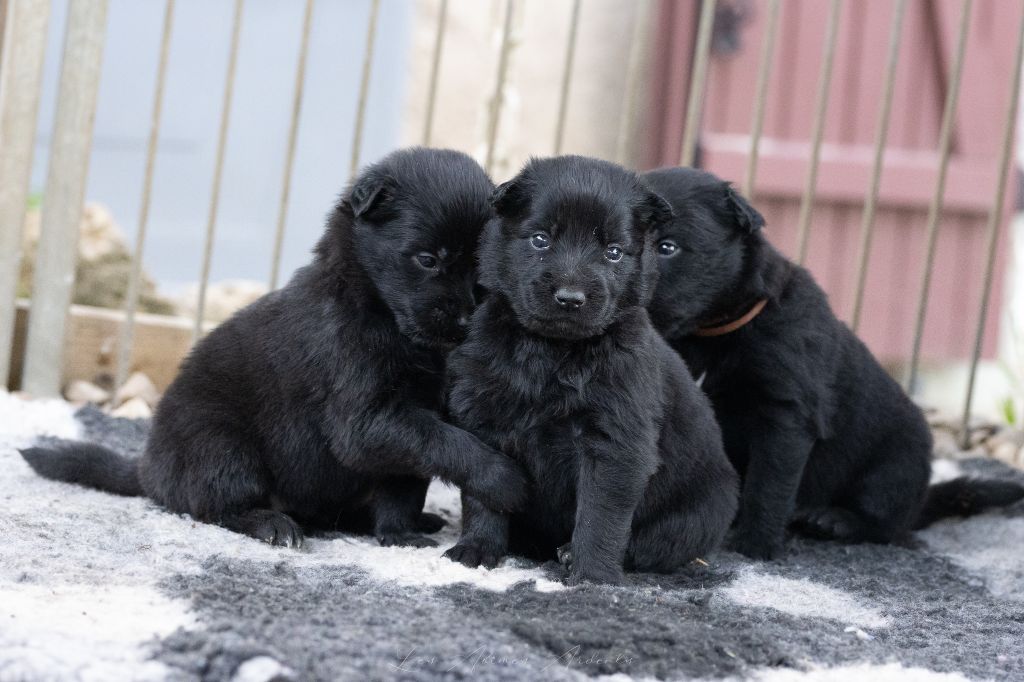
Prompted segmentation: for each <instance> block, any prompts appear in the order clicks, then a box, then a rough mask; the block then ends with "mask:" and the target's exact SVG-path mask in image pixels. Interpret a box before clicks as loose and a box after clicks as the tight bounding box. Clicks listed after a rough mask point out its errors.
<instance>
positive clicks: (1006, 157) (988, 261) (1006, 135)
mask: <svg viewBox="0 0 1024 682" xmlns="http://www.w3.org/2000/svg"><path fill="white" fill-rule="evenodd" d="M1022 60H1024V14H1022V16H1021V23H1020V28H1019V29H1018V31H1017V54H1016V58H1015V59H1014V62H1013V78H1012V80H1011V81H1010V102H1009V104H1008V105H1007V107H1006V119H1005V120H1004V121H1003V139H1002V144H1001V145H1000V148H999V149H1000V157H999V171H998V172H999V180H998V182H996V187H995V196H994V197H993V198H992V208H991V209H990V210H989V213H988V225H987V226H986V228H985V231H986V245H985V249H986V258H985V277H984V279H983V280H982V285H981V298H980V300H979V301H978V326H977V327H976V328H975V330H974V349H973V350H972V352H971V369H970V371H969V372H968V375H967V395H966V396H964V414H963V421H962V423H961V428H960V439H961V441H960V445H961V447H963V449H965V450H966V449H967V447H968V445H969V440H970V418H971V403H972V401H973V399H974V381H975V379H976V378H977V374H978V360H979V359H980V358H981V343H982V340H983V339H984V337H985V318H987V317H988V306H989V300H990V298H991V295H992V279H993V277H992V275H993V271H994V268H995V262H996V245H997V244H998V242H999V226H1000V224H1001V223H1002V218H1003V199H1004V198H1005V196H1006V185H1007V182H1006V181H1007V179H1008V178H1009V174H1010V162H1011V160H1012V159H1013V153H1014V151H1015V150H1014V146H1013V133H1014V128H1015V126H1016V124H1017V106H1018V104H1019V103H1020V78H1021V61H1022Z"/></svg>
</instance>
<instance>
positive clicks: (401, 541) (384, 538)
mask: <svg viewBox="0 0 1024 682" xmlns="http://www.w3.org/2000/svg"><path fill="white" fill-rule="evenodd" d="M377 542H379V543H380V545H381V547H437V543H436V542H434V541H433V540H431V539H430V538H428V537H424V536H423V535H420V534H419V533H410V532H408V531H396V532H383V533H380V532H379V533H377Z"/></svg>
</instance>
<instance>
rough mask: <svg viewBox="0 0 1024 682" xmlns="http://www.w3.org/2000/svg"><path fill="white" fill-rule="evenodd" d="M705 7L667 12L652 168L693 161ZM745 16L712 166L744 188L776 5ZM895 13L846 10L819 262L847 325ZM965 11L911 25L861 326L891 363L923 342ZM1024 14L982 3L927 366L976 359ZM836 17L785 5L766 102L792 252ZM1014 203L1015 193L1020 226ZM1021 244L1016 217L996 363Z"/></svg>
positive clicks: (816, 5)
mask: <svg viewBox="0 0 1024 682" xmlns="http://www.w3.org/2000/svg"><path fill="white" fill-rule="evenodd" d="M729 2H732V3H733V4H737V2H736V0H720V5H721V4H724V3H729ZM696 4H697V3H696V2H673V1H672V0H665V2H663V3H662V6H661V13H662V14H661V23H660V31H659V36H658V40H657V41H656V42H658V43H660V49H661V50H662V52H661V54H662V58H659V59H656V61H655V65H656V66H655V69H654V71H653V78H654V79H655V82H654V88H652V90H654V92H655V97H656V101H655V107H653V108H654V109H657V110H659V111H660V112H661V115H660V116H656V117H654V118H653V120H652V121H651V125H650V135H651V139H650V144H649V148H650V150H651V152H650V153H649V155H648V158H647V160H646V161H647V165H649V166H655V165H665V164H666V163H671V164H675V163H677V162H678V155H679V152H678V149H679V139H680V138H681V130H682V121H683V115H682V113H683V112H685V82H686V77H687V75H688V70H689V60H690V52H691V50H692V42H693V28H694V25H695V18H696ZM738 4H739V5H740V6H746V7H747V10H748V11H749V15H748V18H747V20H746V21H745V22H744V23H743V25H742V28H741V29H740V35H739V38H740V41H741V42H740V47H739V49H738V50H737V51H735V52H733V53H731V54H721V53H713V55H712V60H711V66H710V70H709V75H708V86H707V94H706V96H705V106H704V111H703V118H702V131H701V137H700V144H701V165H702V166H703V167H705V168H707V169H708V170H710V171H712V172H714V173H716V174H718V175H721V176H722V177H725V178H727V179H729V180H732V181H734V182H737V183H739V181H740V180H741V179H742V178H743V175H744V172H745V168H746V161H747V151H746V150H747V146H748V144H749V138H748V136H747V135H748V131H749V130H750V127H751V117H752V111H753V96H754V95H753V93H754V89H755V80H756V77H757V68H758V58H759V50H760V46H761V40H762V37H763V31H764V26H765V19H766V8H765V5H766V0H749V2H740V3H738ZM893 6H894V3H892V2H890V0H846V1H845V2H844V3H843V10H842V16H841V19H840V29H839V31H840V32H839V40H838V43H837V47H836V58H835V60H836V61H835V66H834V72H833V78H832V85H831V91H830V93H829V97H830V102H829V109H828V115H827V119H826V121H827V122H826V127H825V136H824V144H823V147H822V153H821V164H820V169H819V176H818V185H817V187H818V189H817V199H816V204H815V209H814V213H813V217H812V220H811V226H810V240H809V252H808V259H807V264H808V266H809V267H810V268H811V270H812V271H813V273H814V275H815V277H816V278H817V279H818V281H819V282H820V283H821V284H822V286H823V287H824V288H825V289H826V291H827V292H828V294H829V296H830V299H831V301H832V305H833V307H834V308H835V310H836V313H837V314H838V315H839V317H841V318H843V319H847V320H848V319H849V318H850V315H851V309H852V305H853V297H854V284H855V275H856V273H855V272H854V269H855V267H856V257H857V249H858V243H859V242H858V240H859V232H860V225H861V210H862V203H863V200H864V197H865V195H866V193H867V190H868V186H869V180H870V172H871V163H872V154H873V145H874V140H875V129H876V125H877V120H878V106H879V101H880V99H881V90H882V78H883V69H884V66H885V63H884V62H885V57H886V55H885V50H886V42H887V39H888V33H889V30H890V25H891V20H892V12H893ZM960 8H961V3H960V1H959V0H910V2H909V5H908V8H907V15H906V19H905V21H904V26H903V32H902V40H901V48H900V60H899V67H898V71H897V78H896V85H895V95H894V101H893V110H892V123H891V125H890V130H889V138H888V147H887V153H886V161H885V169H884V172H883V175H882V185H881V191H880V195H879V204H878V210H877V213H876V219H875V220H876V222H875V236H874V242H873V247H872V250H871V258H870V267H869V269H868V284H867V288H866V291H865V301H864V310H863V314H862V324H861V329H860V335H861V337H862V338H864V339H865V341H866V342H867V343H868V345H869V346H870V347H871V348H872V350H873V351H874V352H875V353H876V354H877V355H878V356H879V357H881V358H883V359H885V360H888V361H898V360H900V359H903V358H906V357H907V355H908V354H909V351H910V348H911V345H912V335H913V327H914V315H915V310H916V305H917V295H918V289H919V282H920V277H921V271H922V266H923V258H924V251H925V236H926V234H925V225H926V220H927V213H928V204H929V201H930V199H931V195H932V193H933V191H934V187H935V180H936V175H937V161H938V157H937V153H936V149H937V142H938V132H939V126H940V122H941V117H942V108H943V103H944V98H945V95H946V88H947V84H948V82H949V77H950V62H951V60H952V54H953V50H954V43H955V41H956V37H957V31H958V29H959V26H958V19H959V14H960ZM1021 11H1024V7H1022V3H1021V2H1018V1H1016V0H1014V1H1012V2H976V3H975V4H974V9H973V15H972V17H971V29H970V34H969V38H968V47H967V50H968V51H967V56H966V61H965V63H964V73H963V84H962V90H961V95H960V106H959V108H958V110H957V116H956V121H955V127H954V131H953V147H952V149H953V153H952V156H951V159H950V166H949V175H948V180H947V185H946V187H947V189H946V197H945V202H944V206H945V208H944V211H943V214H942V220H941V221H940V225H939V237H938V243H937V252H936V259H935V266H934V268H935V269H934V275H933V278H932V286H931V297H930V301H929V306H928V313H927V322H926V325H925V332H924V344H923V345H924V348H923V351H924V357H925V358H931V359H942V358H963V357H965V356H967V355H968V353H969V351H970V344H971V342H972V335H973V329H974V326H975V324H976V321H977V312H976V308H977V301H978V297H979V294H980V287H981V286H982V277H983V273H982V268H983V265H984V248H983V247H984V241H985V235H984V227H985V221H986V218H987V212H988V209H989V207H990V205H991V201H992V197H993V192H994V189H995V182H996V179H997V171H998V169H997V163H998V158H997V157H998V151H999V150H998V145H999V139H1000V134H1001V126H1002V123H1003V120H1004V118H1005V111H1006V106H1007V103H1008V101H1007V100H1008V96H1009V89H1010V76H1011V65H1012V59H1013V53H1014V47H1015V45H1014V41H1015V38H1016V35H1015V32H1016V27H1017V25H1018V22H1019V18H1020V13H1021ZM827 14H828V3H826V2H821V1H820V0H785V1H784V2H783V3H782V19H781V24H780V28H779V36H778V42H777V45H776V51H775V54H774V67H773V78H772V82H771V84H770V86H769V91H768V100H767V103H766V116H765V123H764V135H763V138H762V144H761V152H760V163H759V165H758V174H757V182H756V186H755V192H754V195H755V197H754V198H755V203H756V204H757V205H758V207H759V208H760V209H761V211H762V212H763V213H764V214H765V217H766V218H767V222H768V235H769V238H770V239H771V240H772V242H773V243H774V244H775V245H776V246H777V247H778V248H780V249H781V250H782V251H783V252H784V253H786V254H787V255H790V256H792V255H794V254H795V252H796V242H797V234H796V225H797V216H798V213H799V210H800V200H801V194H802V191H803V185H804V182H805V177H806V172H807V167H808V160H809V156H810V137H811V130H812V125H813V109H814V98H815V93H816V88H817V82H818V73H819V69H820V66H821V61H822V60H821V55H822V50H823V47H824V44H823V43H824V39H825V24H826V19H827ZM669 45H671V46H672V48H671V49H668V50H666V49H665V48H666V46H669ZM680 82H681V83H683V84H684V86H683V89H682V92H681V93H680V92H678V90H679V88H678V83H680ZM671 84H675V85H676V87H675V89H673V87H671ZM1013 194H1014V193H1013V192H1012V191H1011V192H1008V193H1007V195H1008V200H1007V206H1006V210H1005V215H1006V216H1007V217H1008V215H1009V204H1010V202H1011V201H1012V199H1013ZM1005 232H1006V220H1005V219H1004V223H1003V225H1002V227H1001V233H1003V237H1004V238H1003V239H1001V244H1000V248H999V255H998V257H997V268H996V278H995V281H994V283H993V286H994V290H993V299H992V300H993V305H992V307H991V309H990V314H989V319H988V320H987V327H986V343H985V351H986V354H991V353H992V352H993V351H994V349H995V345H996V341H997V338H996V337H997V323H998V312H999V308H1000V305H999V304H1000V302H1001V295H1002V292H1001V289H1002V286H1001V285H1002V282H1003V271H1004V263H1005V258H1004V255H1003V252H1004V250H1005V248H1004V245H1003V244H1002V242H1003V241H1005Z"/></svg>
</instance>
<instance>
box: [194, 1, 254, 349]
mask: <svg viewBox="0 0 1024 682" xmlns="http://www.w3.org/2000/svg"><path fill="white" fill-rule="evenodd" d="M244 9H245V0H235V12H234V18H233V19H232V22H231V47H230V49H229V52H228V70H227V74H226V75H225V77H224V98H223V101H222V103H221V109H220V130H219V132H218V133H217V156H216V159H215V160H214V165H213V183H212V185H211V189H210V208H209V213H208V214H207V216H206V240H205V243H204V244H203V266H202V270H201V271H200V274H199V298H198V301H197V303H196V318H195V323H194V327H193V329H192V339H193V342H195V341H198V340H199V337H201V336H202V334H203V318H204V317H205V315H206V290H207V289H208V288H209V286H210V265H211V263H212V261H213V240H214V237H215V236H216V231H217V209H218V207H219V205H220V183H221V177H222V176H223V174H224V152H225V149H226V148H227V141H228V123H229V122H230V120H231V100H232V98H233V96H234V92H235V70H236V67H237V66H238V44H239V42H240V38H241V35H242V11H243V10H244Z"/></svg>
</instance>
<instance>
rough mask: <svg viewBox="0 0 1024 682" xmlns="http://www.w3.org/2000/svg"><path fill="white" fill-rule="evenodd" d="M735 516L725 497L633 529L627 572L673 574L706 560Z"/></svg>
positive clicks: (664, 516) (720, 542)
mask: <svg viewBox="0 0 1024 682" xmlns="http://www.w3.org/2000/svg"><path fill="white" fill-rule="evenodd" d="M735 513H736V505H735V503H734V502H731V501H730V500H728V499H726V496H719V497H715V498H712V499H710V500H709V501H708V504H706V505H705V506H703V507H701V508H699V509H697V510H693V509H687V510H678V511H673V512H671V513H668V514H664V515H662V516H660V517H658V518H657V519H656V520H654V521H652V522H650V523H646V524H644V525H641V526H638V527H636V528H634V530H633V533H632V535H631V536H630V541H629V547H628V549H627V550H626V561H625V565H626V569H627V570H630V571H644V572H651V573H671V572H672V571H676V570H678V569H680V568H682V567H683V566H685V565H686V564H688V563H690V562H692V561H694V560H695V559H705V558H707V556H708V555H709V554H710V553H711V552H713V551H714V550H715V549H716V548H718V546H719V545H721V544H722V539H723V538H724V537H725V534H726V532H727V531H728V529H729V524H730V522H731V521H732V518H733V516H734V515H735Z"/></svg>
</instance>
